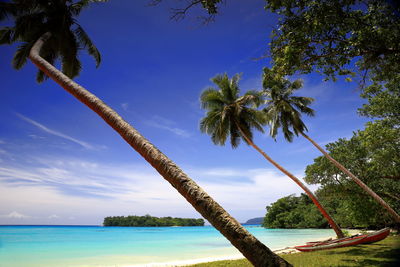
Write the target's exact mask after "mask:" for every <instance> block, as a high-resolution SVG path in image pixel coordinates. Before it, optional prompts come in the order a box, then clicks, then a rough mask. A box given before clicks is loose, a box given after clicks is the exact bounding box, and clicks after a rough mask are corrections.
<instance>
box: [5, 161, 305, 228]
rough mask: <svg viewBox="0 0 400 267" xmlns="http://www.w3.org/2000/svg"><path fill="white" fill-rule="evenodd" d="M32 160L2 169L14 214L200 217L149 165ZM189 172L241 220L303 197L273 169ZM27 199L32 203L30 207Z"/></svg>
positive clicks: (6, 193) (221, 169) (196, 170)
mask: <svg viewBox="0 0 400 267" xmlns="http://www.w3.org/2000/svg"><path fill="white" fill-rule="evenodd" d="M27 161H29V162H30V163H29V164H25V165H24V164H22V165H20V166H8V167H6V168H0V203H8V206H7V208H8V209H12V210H17V209H18V207H20V206H21V205H22V206H24V207H26V208H27V209H26V210H22V212H32V214H35V216H36V217H40V216H39V215H36V214H38V212H35V211H34V209H39V207H42V206H43V205H46V207H48V208H46V210H47V212H49V214H57V216H59V217H60V218H68V217H69V216H72V215H73V214H74V213H75V214H77V213H79V214H80V213H82V214H88V211H89V210H90V212H89V213H90V214H92V215H90V216H91V218H101V216H104V215H106V216H109V215H125V214H138V215H139V214H146V213H150V214H154V215H158V216H167V215H172V216H195V217H196V216H198V214H197V213H196V212H195V211H194V209H193V208H192V207H190V205H189V204H188V203H187V202H186V201H185V200H184V199H183V198H182V197H181V196H180V195H179V194H178V193H177V192H176V191H175V190H174V189H173V188H172V187H171V186H170V185H169V184H168V183H167V182H165V181H164V180H163V178H162V177H160V176H159V175H158V174H157V173H156V172H154V170H152V169H151V168H150V167H148V166H147V165H134V166H131V165H125V164H118V163H106V164H105V163H100V162H98V163H96V162H89V161H85V160H83V159H68V158H62V157H57V159H53V158H43V157H40V158H39V157H38V158H29V159H27ZM183 169H184V170H186V172H187V173H188V174H189V175H190V177H192V178H193V179H195V181H196V182H197V183H199V185H200V186H201V187H203V188H204V189H205V190H206V192H208V193H209V194H210V195H211V196H212V197H213V198H214V199H216V200H217V201H218V202H219V203H220V204H221V205H222V206H223V207H224V208H226V209H227V210H228V211H229V212H230V213H231V214H233V216H235V217H238V219H239V220H246V219H248V218H250V217H249V216H252V215H255V216H262V215H263V213H264V212H265V211H264V209H265V206H266V205H268V204H269V203H271V202H273V201H276V200H277V199H278V198H280V197H283V196H286V195H289V194H292V193H296V192H301V190H300V188H299V187H298V186H296V184H295V183H293V182H292V181H291V180H290V179H289V178H287V177H286V176H284V175H282V174H280V173H278V172H276V171H275V170H272V169H243V168H229V167H226V168H214V169H210V168H198V167H196V168H191V167H187V166H186V167H185V166H184V168H183ZM238 196H240V197H238ZM25 199H30V200H31V201H30V203H29V205H27V204H26V201H25ZM50 206H51V207H50ZM3 210H4V208H3ZM0 211H1V208H0ZM3 212H4V211H3ZM68 212H69V213H68ZM71 212H74V213H71ZM93 214H95V215H93ZM96 214H101V216H100V215H96ZM250 214H251V215H250ZM41 216H42V217H43V215H41ZM96 216H100V217H96ZM2 218H5V217H2ZM43 218H44V217H43ZM46 218H47V219H49V220H50V219H53V220H54V219H57V218H55V217H54V216H53V218H49V217H48V216H46ZM4 220H5V219H4ZM92 220H93V219H92ZM99 220H100V219H99ZM91 222H92V223H93V221H91ZM97 223H98V222H97Z"/></svg>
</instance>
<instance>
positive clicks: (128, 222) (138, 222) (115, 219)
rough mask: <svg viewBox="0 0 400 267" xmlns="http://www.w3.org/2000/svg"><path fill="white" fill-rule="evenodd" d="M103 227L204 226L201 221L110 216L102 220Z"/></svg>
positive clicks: (147, 216)
mask: <svg viewBox="0 0 400 267" xmlns="http://www.w3.org/2000/svg"><path fill="white" fill-rule="evenodd" d="M103 225H104V226H204V220H203V219H191V218H172V217H161V218H159V217H153V216H150V215H145V216H126V217H125V216H112V217H106V218H104V222H103Z"/></svg>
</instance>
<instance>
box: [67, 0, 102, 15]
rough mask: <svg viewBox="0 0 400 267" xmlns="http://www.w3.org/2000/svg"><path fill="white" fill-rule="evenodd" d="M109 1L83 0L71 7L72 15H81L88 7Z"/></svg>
mask: <svg viewBox="0 0 400 267" xmlns="http://www.w3.org/2000/svg"><path fill="white" fill-rule="evenodd" d="M107 1H108V0H81V1H78V2H76V3H74V4H72V5H71V6H70V10H71V12H72V14H74V15H75V16H76V15H79V13H81V11H82V9H84V8H86V7H88V6H89V5H90V4H91V3H100V2H103V3H104V2H107Z"/></svg>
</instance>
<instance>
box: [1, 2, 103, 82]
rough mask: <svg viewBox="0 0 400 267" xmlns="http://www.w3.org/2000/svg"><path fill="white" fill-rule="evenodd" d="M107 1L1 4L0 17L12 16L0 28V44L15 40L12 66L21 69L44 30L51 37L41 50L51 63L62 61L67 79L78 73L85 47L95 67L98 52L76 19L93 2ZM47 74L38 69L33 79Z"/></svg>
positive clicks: (39, 78)
mask: <svg viewBox="0 0 400 267" xmlns="http://www.w3.org/2000/svg"><path fill="white" fill-rule="evenodd" d="M106 1H107V0H80V1H73V0H68V1H65V0H54V1H46V0H35V1H29V0H12V1H10V2H4V3H3V2H2V3H0V20H3V19H6V18H8V17H10V18H13V19H12V21H13V22H14V25H13V26H9V27H1V28H0V45H2V44H13V43H17V44H18V45H19V46H18V49H17V51H16V53H15V55H14V58H13V61H12V64H13V67H14V68H15V69H20V68H22V67H23V66H24V65H25V63H26V62H27V59H28V57H29V53H30V51H31V48H32V47H33V45H34V44H35V42H36V41H37V40H38V39H39V38H40V37H41V36H42V35H44V34H45V33H49V34H50V38H49V39H48V40H47V42H46V43H45V44H44V46H43V48H42V49H41V51H40V56H42V57H43V58H44V59H45V60H46V61H48V62H49V63H50V64H52V65H54V63H55V62H56V61H57V60H60V61H61V67H62V72H63V73H64V74H65V75H67V76H68V77H70V78H74V77H76V76H78V75H79V73H80V71H81V63H80V61H79V51H80V50H83V49H84V50H86V51H87V52H88V53H89V55H91V56H92V57H93V58H94V59H95V61H96V66H97V67H98V66H99V64H100V62H101V56H100V52H99V51H98V49H97V48H96V46H95V45H94V43H93V42H92V41H91V39H90V38H89V35H88V34H87V33H86V32H85V30H84V29H83V28H82V26H81V25H79V23H78V22H77V20H76V17H78V16H79V14H80V13H81V11H82V10H83V9H84V8H86V7H88V6H89V4H90V3H92V2H106ZM45 79H47V76H46V75H45V74H44V73H43V72H42V71H41V70H39V71H38V74H37V77H36V80H37V81H38V82H43V81H44V80H45Z"/></svg>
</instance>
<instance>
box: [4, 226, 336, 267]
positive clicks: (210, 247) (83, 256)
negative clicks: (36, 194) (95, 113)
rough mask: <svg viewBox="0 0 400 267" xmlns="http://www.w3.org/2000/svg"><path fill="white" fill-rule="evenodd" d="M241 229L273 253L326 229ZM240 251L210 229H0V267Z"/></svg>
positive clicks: (123, 262) (128, 262)
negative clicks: (248, 232)
mask: <svg viewBox="0 0 400 267" xmlns="http://www.w3.org/2000/svg"><path fill="white" fill-rule="evenodd" d="M247 229H248V230H249V231H250V232H251V233H252V234H254V235H255V236H256V237H257V238H258V239H260V240H261V241H262V242H263V243H264V244H266V245H267V246H268V247H269V248H270V249H272V250H276V249H280V248H284V247H287V246H293V245H298V244H302V243H304V242H306V241H311V240H318V239H323V238H326V237H330V236H334V235H335V234H334V232H333V231H332V230H329V229H290V230H287V229H264V228H262V227H260V226H247ZM233 255H240V253H239V252H238V251H237V250H236V249H235V248H234V247H233V246H232V245H231V244H230V243H229V242H228V241H227V240H226V239H225V238H224V237H223V236H222V235H221V234H220V233H219V232H218V231H217V230H215V229H214V228H213V227H211V226H204V227H101V226H0V267H50V266H52V267H53V266H59V267H65V266H74V267H78V266H79V267H83V266H90V267H92V266H93V267H94V266H96V267H100V266H109V267H111V266H113V267H115V266H134V265H149V264H151V263H163V262H172V261H186V260H193V259H200V258H208V257H229V256H233Z"/></svg>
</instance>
